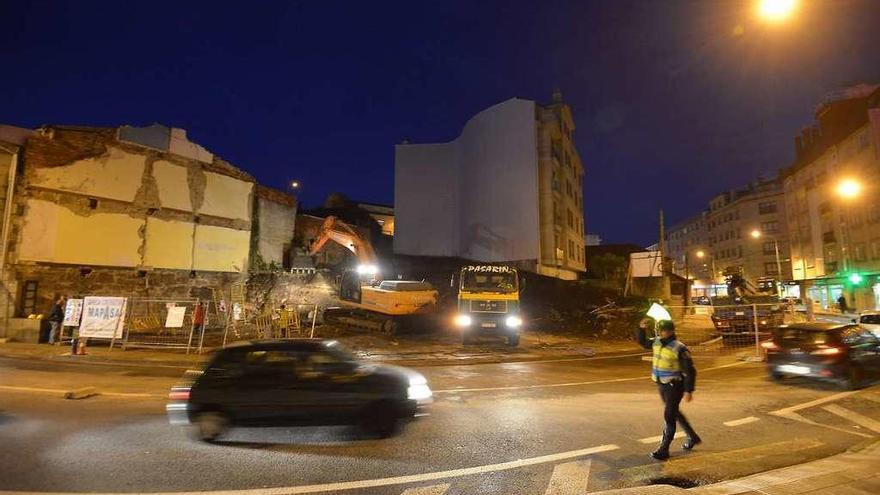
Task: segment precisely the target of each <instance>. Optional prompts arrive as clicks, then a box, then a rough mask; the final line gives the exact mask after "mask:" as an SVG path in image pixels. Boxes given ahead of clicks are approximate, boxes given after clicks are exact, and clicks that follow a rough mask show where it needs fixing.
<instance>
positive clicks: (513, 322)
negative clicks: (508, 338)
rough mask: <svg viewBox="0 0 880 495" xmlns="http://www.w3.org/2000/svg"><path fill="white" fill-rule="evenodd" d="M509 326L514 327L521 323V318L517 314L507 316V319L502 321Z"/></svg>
mask: <svg viewBox="0 0 880 495" xmlns="http://www.w3.org/2000/svg"><path fill="white" fill-rule="evenodd" d="M504 323H506V324H507V326H509V327H510V328H516V327H518V326H520V325H522V318H520V317H519V316H508V317H507V320H505V321H504Z"/></svg>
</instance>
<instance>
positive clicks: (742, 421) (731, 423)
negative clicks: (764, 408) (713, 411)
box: [724, 416, 760, 426]
mask: <svg viewBox="0 0 880 495" xmlns="http://www.w3.org/2000/svg"><path fill="white" fill-rule="evenodd" d="M755 421H760V418H756V417H754V416H749V417H748V418H742V419H734V420H733V421H725V422H724V426H742V425H747V424H749V423H754V422H755Z"/></svg>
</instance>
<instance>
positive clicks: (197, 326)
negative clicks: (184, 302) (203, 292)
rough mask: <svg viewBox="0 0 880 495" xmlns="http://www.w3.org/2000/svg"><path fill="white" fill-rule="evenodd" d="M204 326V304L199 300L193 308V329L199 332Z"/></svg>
mask: <svg viewBox="0 0 880 495" xmlns="http://www.w3.org/2000/svg"><path fill="white" fill-rule="evenodd" d="M204 327H205V306H204V303H202V302H201V301H199V302H198V303H196V308H195V309H194V310H193V330H195V331H196V332H201V331H202V329H204Z"/></svg>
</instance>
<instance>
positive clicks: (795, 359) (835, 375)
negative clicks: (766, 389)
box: [762, 323, 880, 389]
mask: <svg viewBox="0 0 880 495" xmlns="http://www.w3.org/2000/svg"><path fill="white" fill-rule="evenodd" d="M762 346H763V347H764V350H765V351H766V352H767V370H768V372H769V373H770V376H771V378H773V379H774V380H781V379H783V378H785V377H787V376H804V377H810V378H818V379H826V380H834V381H837V382H840V383H841V384H843V385H844V386H845V387H846V388H848V389H856V388H859V387H861V386H863V385H864V384H865V383H866V380H868V379H870V378H876V377H878V376H880V339H878V338H877V336H876V335H874V334H873V333H871V332H869V331H867V330H864V329H862V328H860V327H859V326H858V325H841V324H837V323H799V324H795V325H783V326H781V327H779V329H777V330H776V331H775V332H774V335H773V339H772V340H769V341H767V342H764V343H763V344H762Z"/></svg>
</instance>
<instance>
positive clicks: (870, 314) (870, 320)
mask: <svg viewBox="0 0 880 495" xmlns="http://www.w3.org/2000/svg"><path fill="white" fill-rule="evenodd" d="M853 323H858V324H859V326H860V327H862V328H864V329H865V330H868V331H869V332H871V333H873V334H874V335H876V336H877V337H880V311H863V312H862V314H860V315H859V319H858V321H856V320H853Z"/></svg>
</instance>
